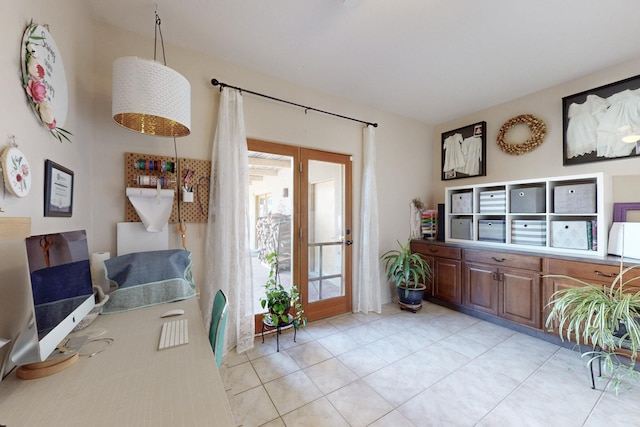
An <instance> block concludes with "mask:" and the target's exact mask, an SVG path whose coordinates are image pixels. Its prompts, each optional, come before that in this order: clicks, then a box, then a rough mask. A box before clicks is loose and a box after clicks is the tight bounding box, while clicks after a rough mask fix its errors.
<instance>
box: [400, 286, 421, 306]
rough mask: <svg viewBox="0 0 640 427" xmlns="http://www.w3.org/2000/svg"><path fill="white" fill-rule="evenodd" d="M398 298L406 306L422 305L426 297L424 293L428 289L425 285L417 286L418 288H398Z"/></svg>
mask: <svg viewBox="0 0 640 427" xmlns="http://www.w3.org/2000/svg"><path fill="white" fill-rule="evenodd" d="M396 289H397V290H398V298H400V302H401V303H403V304H406V305H411V306H414V305H422V298H423V297H424V291H425V289H427V287H426V286H425V285H417V287H413V286H412V287H411V288H406V287H403V286H398V287H397V288H396Z"/></svg>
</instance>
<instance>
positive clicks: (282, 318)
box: [260, 252, 307, 329]
mask: <svg viewBox="0 0 640 427" xmlns="http://www.w3.org/2000/svg"><path fill="white" fill-rule="evenodd" d="M267 263H268V264H269V278H268V279H267V282H266V283H265V285H264V288H265V295H264V296H263V297H261V298H260V305H261V306H262V308H263V309H268V310H269V312H268V313H265V315H264V320H265V321H266V322H269V323H271V324H272V325H273V326H275V327H278V325H280V324H281V323H282V324H288V323H289V322H292V323H293V327H294V328H296V329H299V328H300V326H305V325H306V324H307V318H306V317H304V316H303V314H304V309H303V308H302V303H301V302H300V292H299V291H298V287H297V286H296V285H292V286H291V289H289V290H288V291H287V290H286V289H285V288H284V286H282V283H281V282H280V273H279V267H278V253H277V252H271V253H270V254H269V255H267ZM292 308H293V313H291V316H292V317H293V320H290V319H289V314H290V312H291V309H292Z"/></svg>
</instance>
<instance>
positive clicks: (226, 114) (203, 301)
mask: <svg viewBox="0 0 640 427" xmlns="http://www.w3.org/2000/svg"><path fill="white" fill-rule="evenodd" d="M211 161H212V164H211V195H210V196H209V222H208V224H207V236H206V243H205V245H206V251H205V264H206V270H205V280H204V283H203V284H202V286H201V287H200V308H201V310H202V316H203V318H204V321H205V325H206V326H207V328H208V327H209V324H210V322H211V310H212V308H213V298H214V296H215V293H216V292H217V291H218V289H222V291H223V292H224V293H225V294H226V295H227V299H228V301H229V316H228V318H227V330H226V333H225V342H226V345H225V349H228V348H232V347H233V346H236V350H237V351H238V352H243V351H245V350H248V349H250V348H251V347H253V333H254V323H255V321H254V317H253V287H252V281H251V255H250V251H249V206H248V205H249V199H248V191H249V173H248V169H249V165H248V161H249V160H248V153H247V137H246V133H245V127H244V113H243V110H242V95H241V94H240V92H238V91H236V90H235V89H229V88H224V89H223V90H222V94H221V96H220V110H219V113H218V127H217V128H216V134H215V137H214V140H213V152H212V154H211Z"/></svg>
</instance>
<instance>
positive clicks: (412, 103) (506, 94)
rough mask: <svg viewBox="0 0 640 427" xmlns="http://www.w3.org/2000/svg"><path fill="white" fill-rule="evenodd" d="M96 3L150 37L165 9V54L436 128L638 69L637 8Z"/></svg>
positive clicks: (358, 0)
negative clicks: (177, 53) (250, 73)
mask: <svg viewBox="0 0 640 427" xmlns="http://www.w3.org/2000/svg"><path fill="white" fill-rule="evenodd" d="M90 1H91V6H92V11H93V14H94V16H95V18H96V19H97V20H99V21H103V22H106V23H109V24H112V25H115V26H118V27H122V28H125V29H127V30H130V31H134V32H138V33H140V34H143V35H147V36H149V37H153V25H154V11H155V9H156V5H157V10H158V13H159V15H160V17H161V19H162V33H163V35H164V40H165V43H168V44H175V45H179V46H183V47H186V48H189V49H192V50H196V51H201V52H203V54H206V55H210V56H212V57H214V58H219V59H223V60H226V61H229V62H232V63H236V64H239V65H242V66H245V67H248V68H251V69H255V70H257V71H260V72H262V73H266V74H270V75H273V76H276V77H278V78H281V79H284V80H287V81H291V82H295V83H298V84H300V85H304V86H307V87H310V88H314V89H317V90H320V91H323V92H326V93H329V94H333V95H336V96H339V97H342V98H346V99H349V100H351V101H354V102H357V103H359V104H364V105H368V106H371V107H375V108H379V109H382V110H385V111H390V112H395V113H397V114H400V115H403V116H406V117H411V118H415V119H418V120H421V121H424V122H426V123H430V124H438V123H442V122H445V121H448V120H451V119H454V118H457V117H460V116H463V115H466V114H469V113H472V112H474V111H478V110H482V109H484V108H487V107H489V106H492V105H496V104H499V103H502V102H505V101H508V100H511V99H514V98H518V97H520V96H523V95H526V94H530V93H533V92H536V91H538V90H541V89H544V88H547V87H550V86H553V85H555V84H559V83H562V82H565V81H568V80H572V79H575V78H578V77H581V76H584V75H586V74H589V73H592V72H594V71H598V70H602V69H604V68H607V67H609V66H612V65H615V64H619V63H622V62H625V61H629V60H632V59H637V58H640V1H638V0H607V1H604V0H528V1H524V0H108V1H107V0H90ZM638 74H640V70H638ZM211 77H212V78H213V77H217V76H215V70H211ZM226 83H229V84H232V85H237V86H241V87H245V88H246V89H250V90H254V91H257V92H260V91H261V88H260V87H254V86H251V85H246V84H245V82H242V81H226ZM585 89H588V88H585ZM271 95H274V96H278V94H271ZM290 100H291V101H294V102H295V101H296V100H295V99H290ZM313 106H314V107H317V108H322V106H321V105H313ZM338 113H339V112H338ZM362 119H368V120H371V121H375V118H362Z"/></svg>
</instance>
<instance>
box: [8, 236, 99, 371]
mask: <svg viewBox="0 0 640 427" xmlns="http://www.w3.org/2000/svg"><path fill="white" fill-rule="evenodd" d="M25 243H26V249H27V262H28V269H29V278H30V282H31V293H32V307H33V316H31V317H32V319H31V321H30V322H29V324H28V325H27V327H26V328H25V329H24V330H23V331H22V333H21V334H20V337H19V338H18V339H17V341H16V343H15V345H14V348H13V350H12V356H11V359H12V361H13V362H14V363H16V364H25V363H32V362H38V361H43V360H46V359H47V358H48V357H49V356H50V355H51V354H52V353H53V351H54V350H55V348H56V347H57V346H58V344H59V343H60V342H61V341H62V340H63V339H64V338H65V337H66V336H67V335H68V334H69V333H70V332H71V331H72V330H73V328H75V326H77V324H78V323H79V322H80V321H81V320H82V319H83V318H84V317H85V316H86V315H87V314H88V313H89V312H90V311H91V309H92V308H93V306H94V304H95V300H94V296H93V288H92V283H91V267H90V261H89V249H88V245H87V235H86V232H85V231H84V230H78V231H68V232H61V233H51V234H43V235H36V236H31V237H28V238H27V239H26V241H25Z"/></svg>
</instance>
